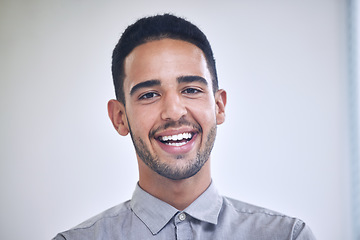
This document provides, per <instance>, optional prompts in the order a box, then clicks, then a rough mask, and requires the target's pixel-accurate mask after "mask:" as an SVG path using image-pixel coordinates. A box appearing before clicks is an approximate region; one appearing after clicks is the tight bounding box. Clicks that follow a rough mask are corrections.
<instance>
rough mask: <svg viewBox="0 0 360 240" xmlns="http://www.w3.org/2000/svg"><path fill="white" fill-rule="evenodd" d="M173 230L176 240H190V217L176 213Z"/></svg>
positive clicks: (183, 213)
mask: <svg viewBox="0 0 360 240" xmlns="http://www.w3.org/2000/svg"><path fill="white" fill-rule="evenodd" d="M174 220H175V230H176V239H177V240H190V239H192V233H191V226H190V221H189V220H190V217H189V215H187V214H186V213H185V212H178V213H177V214H176V215H175V219H174Z"/></svg>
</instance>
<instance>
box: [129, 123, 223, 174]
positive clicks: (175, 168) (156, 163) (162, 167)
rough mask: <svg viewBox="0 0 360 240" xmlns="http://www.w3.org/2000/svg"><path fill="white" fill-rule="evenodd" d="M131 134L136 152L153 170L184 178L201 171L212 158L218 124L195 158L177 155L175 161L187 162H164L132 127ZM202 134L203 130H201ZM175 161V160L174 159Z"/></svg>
mask: <svg viewBox="0 0 360 240" xmlns="http://www.w3.org/2000/svg"><path fill="white" fill-rule="evenodd" d="M129 129H130V135H131V139H132V141H133V144H134V147H135V150H136V153H137V155H138V157H139V158H140V159H141V160H142V161H143V162H144V163H145V164H146V165H147V166H148V167H149V168H150V169H152V170H153V171H155V172H156V173H158V174H159V175H161V176H163V177H166V178H168V179H171V180H182V179H186V178H190V177H192V176H194V175H195V174H196V173H198V172H199V171H200V169H201V168H202V167H203V166H204V164H205V163H206V162H207V161H208V159H209V158H210V154H211V151H212V149H213V146H214V142H215V137H216V131H217V125H216V124H214V125H213V126H212V127H211V129H210V131H209V133H208V135H207V136H206V138H205V139H206V140H205V145H204V149H203V150H202V149H201V148H200V149H199V150H198V152H197V154H196V157H195V158H193V159H187V160H186V159H185V160H184V158H185V156H184V155H177V156H176V157H175V159H176V160H175V161H186V163H185V164H179V165H180V166H179V165H178V164H170V163H166V162H162V161H160V160H159V157H158V156H156V155H153V154H151V152H150V150H149V148H148V147H147V146H146V144H145V143H144V141H143V140H142V139H141V138H140V137H136V136H135V135H134V134H133V132H132V130H131V127H130V126H129ZM201 134H203V132H202V131H201ZM172 161H174V160H172Z"/></svg>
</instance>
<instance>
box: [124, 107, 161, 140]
mask: <svg viewBox="0 0 360 240" xmlns="http://www.w3.org/2000/svg"><path fill="white" fill-rule="evenodd" d="M128 120H129V124H130V127H131V130H132V132H133V133H134V134H136V135H138V136H140V135H148V134H149V132H150V130H151V128H152V125H153V124H154V123H155V120H156V114H155V111H148V110H147V109H146V108H136V109H133V110H132V111H131V112H128Z"/></svg>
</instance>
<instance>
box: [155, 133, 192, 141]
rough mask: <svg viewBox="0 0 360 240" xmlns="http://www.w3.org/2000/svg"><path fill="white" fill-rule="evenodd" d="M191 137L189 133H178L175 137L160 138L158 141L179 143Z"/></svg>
mask: <svg viewBox="0 0 360 240" xmlns="http://www.w3.org/2000/svg"><path fill="white" fill-rule="evenodd" d="M191 137H192V134H191V133H180V134H177V135H171V136H162V137H161V138H160V139H161V140H162V141H181V140H183V139H190V138H191Z"/></svg>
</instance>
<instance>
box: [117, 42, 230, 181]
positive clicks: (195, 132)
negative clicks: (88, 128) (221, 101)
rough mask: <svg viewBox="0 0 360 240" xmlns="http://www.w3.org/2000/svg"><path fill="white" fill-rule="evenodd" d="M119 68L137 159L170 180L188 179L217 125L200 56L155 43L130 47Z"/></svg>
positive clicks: (189, 48)
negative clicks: (121, 66) (122, 64)
mask: <svg viewBox="0 0 360 240" xmlns="http://www.w3.org/2000/svg"><path fill="white" fill-rule="evenodd" d="M124 68H125V75H126V77H125V79H124V94H125V100H126V106H125V116H126V122H127V127H128V130H129V132H130V134H131V137H132V140H133V143H134V146H135V149H136V153H137V157H138V159H141V161H143V162H144V163H145V164H146V165H147V166H148V167H149V168H150V169H152V170H153V171H155V172H157V173H158V174H160V175H162V176H164V177H167V178H170V179H174V180H177V179H184V178H188V177H191V176H193V175H194V174H196V173H197V172H198V171H199V170H200V169H201V167H202V166H203V165H204V164H205V162H206V161H207V160H208V159H209V157H210V152H211V150H212V147H213V144H214V140H215V136H216V125H217V124H220V123H222V122H223V120H222V119H221V120H220V121H219V119H217V115H218V114H217V112H218V111H217V110H218V104H217V102H218V98H221V93H219V92H221V91H219V92H217V93H216V94H215V96H214V94H213V90H212V81H211V75H210V72H209V70H208V68H207V63H206V59H205V56H204V54H203V52H202V51H201V50H200V49H199V48H198V47H196V46H195V45H193V44H191V43H188V42H185V41H180V40H172V39H163V40H156V41H152V42H148V43H145V44H142V45H140V46H138V47H136V48H135V49H134V50H133V51H132V52H131V53H130V54H129V55H128V57H127V58H126V59H125V63H124ZM223 95H225V93H223Z"/></svg>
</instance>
